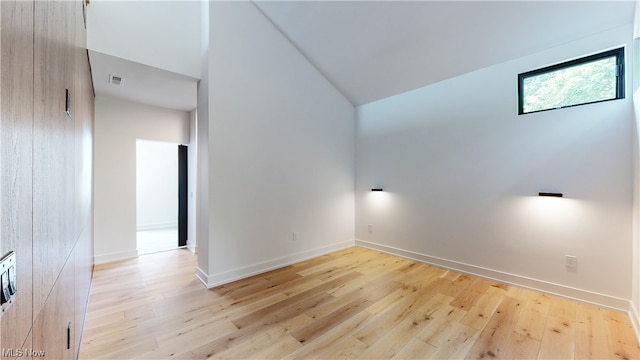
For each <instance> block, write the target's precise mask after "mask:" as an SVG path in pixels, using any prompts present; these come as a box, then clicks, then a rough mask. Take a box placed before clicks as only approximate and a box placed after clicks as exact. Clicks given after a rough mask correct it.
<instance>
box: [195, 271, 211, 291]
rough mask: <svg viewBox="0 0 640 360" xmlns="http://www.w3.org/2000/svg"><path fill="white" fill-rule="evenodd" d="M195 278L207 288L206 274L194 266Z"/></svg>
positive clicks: (207, 278)
mask: <svg viewBox="0 0 640 360" xmlns="http://www.w3.org/2000/svg"><path fill="white" fill-rule="evenodd" d="M196 278H197V279H198V280H200V282H201V283H202V284H203V285H204V286H206V287H207V288H209V285H207V284H209V275H207V273H206V272H204V271H202V269H200V267H199V266H196Z"/></svg>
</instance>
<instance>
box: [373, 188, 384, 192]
mask: <svg viewBox="0 0 640 360" xmlns="http://www.w3.org/2000/svg"><path fill="white" fill-rule="evenodd" d="M371 191H383V190H382V189H381V188H376V189H371Z"/></svg>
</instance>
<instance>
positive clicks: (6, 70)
mask: <svg viewBox="0 0 640 360" xmlns="http://www.w3.org/2000/svg"><path fill="white" fill-rule="evenodd" d="M0 13H1V16H2V30H1V47H2V48H1V54H2V58H3V61H2V63H1V73H2V82H1V88H2V90H1V91H2V101H1V103H2V104H1V109H2V111H1V116H0V119H1V123H0V129H1V130H0V154H1V159H2V160H1V162H0V163H1V168H2V171H1V180H0V181H1V184H2V199H1V204H2V206H1V208H2V217H1V218H2V221H1V226H0V228H1V234H2V236H1V243H0V257H1V256H4V254H7V253H8V252H10V251H15V253H16V266H17V272H16V285H17V288H18V293H17V294H16V296H15V297H14V304H13V305H12V306H11V307H10V308H9V310H8V311H7V312H6V313H5V314H4V316H3V317H2V324H1V326H0V328H4V329H5V331H2V336H1V343H2V347H3V348H20V347H21V346H22V345H23V344H24V341H25V338H26V337H27V335H28V334H29V332H30V330H31V324H32V322H33V318H32V303H31V296H32V276H31V275H32V263H31V258H32V229H31V227H32V222H31V220H32V219H31V211H32V209H31V200H32V199H31V178H32V173H31V156H32V153H31V147H32V141H33V138H32V127H33V4H32V3H29V2H24V1H2V2H0Z"/></svg>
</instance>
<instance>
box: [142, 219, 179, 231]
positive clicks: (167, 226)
mask: <svg viewBox="0 0 640 360" xmlns="http://www.w3.org/2000/svg"><path fill="white" fill-rule="evenodd" d="M177 227H178V222H177V221H172V222H163V223H151V224H138V225H137V226H136V231H149V230H163V229H171V228H177Z"/></svg>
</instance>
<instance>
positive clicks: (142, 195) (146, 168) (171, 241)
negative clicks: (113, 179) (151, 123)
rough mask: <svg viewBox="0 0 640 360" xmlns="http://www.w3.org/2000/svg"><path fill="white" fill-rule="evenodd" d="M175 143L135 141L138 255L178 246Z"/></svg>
mask: <svg viewBox="0 0 640 360" xmlns="http://www.w3.org/2000/svg"><path fill="white" fill-rule="evenodd" d="M178 149H179V144H175V143H169V142H161V141H151V140H137V141H136V231H137V236H136V240H137V249H138V253H139V254H149V253H154V252H158V251H165V250H172V249H176V248H178V247H180V244H179V233H180V231H179V225H180V224H179V221H178V217H179V216H178V214H179V209H180V206H181V205H182V204H181V201H180V196H179V192H178V190H179V179H180V164H179V161H178Z"/></svg>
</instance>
